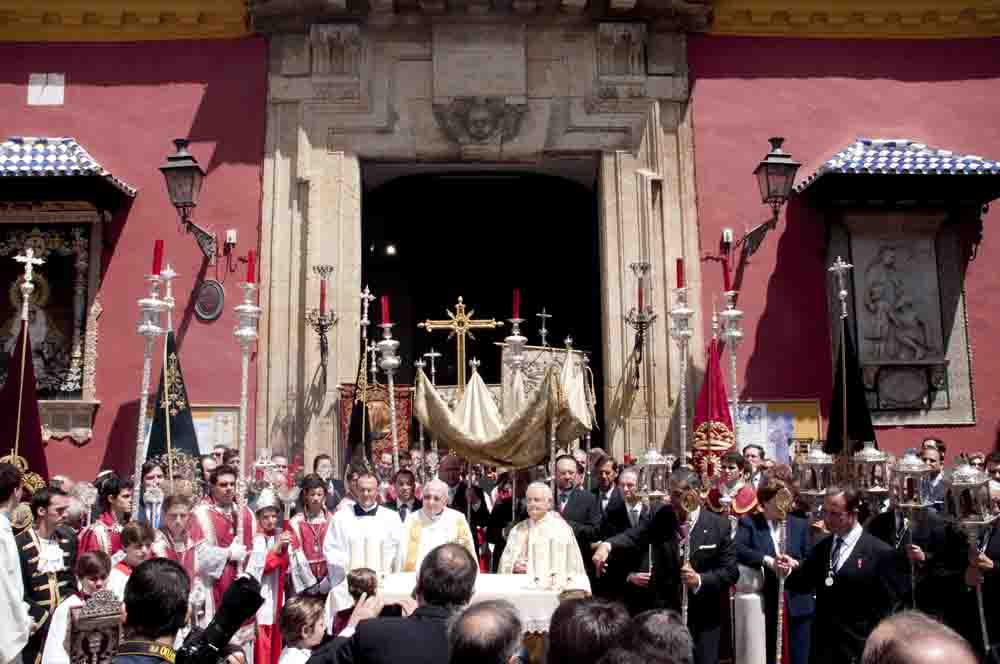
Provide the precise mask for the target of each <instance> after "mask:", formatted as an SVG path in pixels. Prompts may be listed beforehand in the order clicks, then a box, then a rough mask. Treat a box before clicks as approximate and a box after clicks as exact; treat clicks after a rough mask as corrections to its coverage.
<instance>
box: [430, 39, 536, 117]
mask: <svg viewBox="0 0 1000 664" xmlns="http://www.w3.org/2000/svg"><path fill="white" fill-rule="evenodd" d="M433 58H434V96H435V98H438V99H440V98H442V97H444V98H452V97H525V96H526V95H527V93H528V83H527V77H528V68H527V60H526V58H525V50H524V26H523V25H435V26H434V56H433Z"/></svg>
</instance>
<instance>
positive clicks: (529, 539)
mask: <svg viewBox="0 0 1000 664" xmlns="http://www.w3.org/2000/svg"><path fill="white" fill-rule="evenodd" d="M574 463H575V462H574ZM525 498H526V502H527V508H528V518H527V519H525V520H524V521H522V522H520V523H519V524H517V525H516V526H514V528H513V529H511V531H510V534H509V535H508V536H507V546H506V547H505V548H504V552H503V557H502V558H501V559H500V568H499V571H500V574H526V575H527V576H528V579H529V582H530V580H531V579H532V578H538V579H544V580H545V581H548V579H547V578H545V577H549V576H551V575H553V574H554V575H556V576H559V577H564V578H565V582H564V581H562V580H560V581H559V584H560V585H562V584H563V583H564V584H565V585H564V587H565V589H568V590H585V591H587V592H590V580H589V579H588V578H587V572H586V568H585V567H584V564H583V556H581V555H580V548H579V547H578V546H577V542H576V538H575V537H574V535H573V529H572V528H570V526H569V524H567V523H566V521H565V520H564V519H563V518H562V516H560V515H559V513H557V512H553V511H552V490H551V489H550V488H549V486H548V485H547V484H545V483H544V482H533V483H532V484H531V485H529V486H528V492H527V494H526V495H525Z"/></svg>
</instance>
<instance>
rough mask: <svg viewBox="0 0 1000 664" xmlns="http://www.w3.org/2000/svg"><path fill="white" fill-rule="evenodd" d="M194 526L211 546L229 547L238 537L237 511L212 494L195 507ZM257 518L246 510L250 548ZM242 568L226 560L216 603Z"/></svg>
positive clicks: (245, 534) (245, 539)
mask: <svg viewBox="0 0 1000 664" xmlns="http://www.w3.org/2000/svg"><path fill="white" fill-rule="evenodd" d="M192 521H193V523H192V527H193V528H194V527H196V528H198V530H199V531H200V533H201V535H202V538H203V539H204V542H205V543H206V544H207V545H209V546H214V547H219V548H222V549H225V548H228V547H229V546H230V545H231V544H232V543H233V542H234V541H235V540H236V518H235V516H234V511H233V510H222V509H221V508H219V506H218V505H216V504H215V501H213V500H212V498H211V497H209V498H205V499H204V500H203V501H202V502H200V503H198V505H196V506H195V508H194V518H193V519H192ZM255 522H256V521H255V519H254V518H253V515H251V514H250V510H248V509H246V508H244V509H243V545H244V546H245V547H246V548H247V551H249V550H250V547H251V546H252V543H253V535H254V532H255V528H254V524H255ZM241 570H242V568H241V566H240V565H238V564H237V563H236V562H235V561H232V560H230V561H228V562H226V566H225V569H224V570H223V572H222V574H221V575H220V576H219V578H218V580H217V581H216V582H215V583H214V584H212V597H213V601H214V606H219V604H220V602H221V600H222V595H223V593H225V592H226V589H227V588H229V586H230V584H232V582H233V581H235V580H236V577H237V576H239V574H240V572H241Z"/></svg>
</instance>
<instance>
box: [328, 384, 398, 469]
mask: <svg viewBox="0 0 1000 664" xmlns="http://www.w3.org/2000/svg"><path fill="white" fill-rule="evenodd" d="M395 387H396V389H395V395H396V434H397V436H398V440H399V451H400V453H402V452H404V451H406V450H407V449H409V441H410V420H411V418H412V413H413V391H412V389H411V388H410V386H409V385H398V384H397V385H396V386H395ZM356 393H357V386H355V385H349V384H348V385H341V386H340V440H341V445H345V446H346V444H347V441H348V440H350V437H349V432H350V424H351V412H352V411H353V410H354V397H355V394H356ZM365 401H366V403H367V406H368V422H369V426H370V432H371V433H370V435H371V441H372V455H373V458H376V459H377V458H378V457H379V455H381V454H382V453H383V452H389V453H391V452H392V430H391V429H390V427H389V422H390V417H389V390H388V388H387V387H386V386H385V385H372V384H369V385H368V388H367V390H366V399H365Z"/></svg>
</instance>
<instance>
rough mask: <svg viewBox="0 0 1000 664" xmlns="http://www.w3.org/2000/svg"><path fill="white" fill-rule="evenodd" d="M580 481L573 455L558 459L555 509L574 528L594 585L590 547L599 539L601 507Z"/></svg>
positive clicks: (578, 469) (588, 573)
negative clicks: (581, 485) (581, 486)
mask: <svg viewBox="0 0 1000 664" xmlns="http://www.w3.org/2000/svg"><path fill="white" fill-rule="evenodd" d="M579 478H580V467H579V465H578V464H577V461H576V459H574V458H573V456H572V455H570V454H564V455H562V456H560V457H558V458H557V459H556V483H557V486H558V487H559V490H558V492H557V493H556V500H555V508H556V509H557V510H558V511H559V513H560V514H562V518H563V519H565V521H566V523H568V524H569V527H570V528H572V529H573V534H574V535H575V536H576V543H577V544H579V545H580V555H582V556H583V560H584V563H585V564H586V567H587V576H589V577H590V581H591V584H593V582H594V579H595V578H596V577H595V574H594V567H593V564H592V563H591V562H590V557H591V555H592V554H591V550H590V545H591V543H593V542H596V541H597V540H599V539H600V535H601V508H600V506H599V505H598V503H597V498H596V497H595V496H594V494H592V493H590V492H589V491H587V490H585V489H581V488H580V487H579V486H578V485H579Z"/></svg>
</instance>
